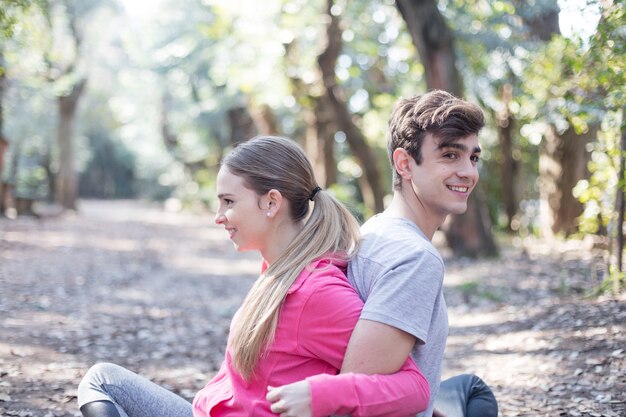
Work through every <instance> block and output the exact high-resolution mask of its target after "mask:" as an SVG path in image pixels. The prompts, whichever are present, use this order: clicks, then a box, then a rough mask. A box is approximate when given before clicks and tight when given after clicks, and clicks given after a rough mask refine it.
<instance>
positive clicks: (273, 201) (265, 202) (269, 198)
mask: <svg viewBox="0 0 626 417" xmlns="http://www.w3.org/2000/svg"><path fill="white" fill-rule="evenodd" d="M261 201H262V203H261V207H262V208H263V209H264V210H267V213H268V215H267V217H269V218H272V217H274V216H275V215H276V213H277V212H278V210H279V209H280V207H281V206H282V204H283V195H282V194H281V193H280V191H278V190H276V189H273V188H272V189H271V190H269V191H268V192H267V194H265V195H264V196H263V198H262V200H261Z"/></svg>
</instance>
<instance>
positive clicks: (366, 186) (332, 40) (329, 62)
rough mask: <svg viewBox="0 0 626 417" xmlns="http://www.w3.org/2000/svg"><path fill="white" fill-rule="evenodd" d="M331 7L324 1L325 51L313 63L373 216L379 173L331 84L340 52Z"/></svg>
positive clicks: (379, 200) (379, 194) (379, 197)
mask: <svg viewBox="0 0 626 417" xmlns="http://www.w3.org/2000/svg"><path fill="white" fill-rule="evenodd" d="M333 4H334V1H333V0H327V3H326V19H327V20H328V22H329V23H328V26H327V27H326V39H325V41H326V42H327V43H326V45H325V46H326V47H325V48H324V50H323V51H322V53H321V54H320V55H319V56H318V57H317V62H318V65H319V68H320V71H321V72H322V80H323V82H324V89H325V98H324V102H327V103H328V104H329V105H330V109H331V111H332V114H333V116H334V121H335V124H336V126H337V128H338V129H339V130H341V131H343V132H344V133H345V134H346V141H347V142H348V146H349V147H350V151H351V152H352V154H353V155H354V156H355V158H356V159H357V160H358V161H359V164H360V166H361V169H362V170H363V174H364V175H362V176H361V178H359V182H360V185H361V191H362V193H363V199H364V202H365V205H366V206H367V208H368V209H370V210H372V211H373V212H374V213H379V212H381V211H383V210H384V204H383V198H384V197H385V191H384V188H383V186H382V184H381V181H380V179H381V176H380V171H379V170H378V166H377V164H376V158H375V156H374V154H373V152H372V150H371V148H370V146H369V145H368V143H367V140H366V139H365V136H364V135H363V133H362V132H361V130H360V129H359V127H358V126H357V125H356V124H355V123H354V121H353V120H352V115H351V114H350V112H349V111H348V107H347V104H346V102H345V100H344V99H343V98H342V91H341V88H340V87H339V86H338V85H337V83H336V81H335V64H336V62H337V58H338V56H339V53H340V51H341V47H342V39H341V33H342V30H341V28H340V25H339V18H338V17H337V16H334V15H333V14H332V13H331V12H330V9H331V8H332V6H333Z"/></svg>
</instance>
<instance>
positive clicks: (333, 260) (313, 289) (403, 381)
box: [78, 137, 429, 417]
mask: <svg viewBox="0 0 626 417" xmlns="http://www.w3.org/2000/svg"><path fill="white" fill-rule="evenodd" d="M217 192H218V198H219V209H218V211H217V215H216V217H215V222H216V223H217V224H219V225H222V226H224V229H225V230H226V231H227V232H228V234H229V236H230V239H231V240H232V242H233V244H234V245H235V247H236V248H237V250H239V251H244V250H258V251H259V252H260V253H261V255H262V256H263V267H262V273H261V275H260V277H259V278H258V279H257V281H256V282H255V283H254V285H253V287H252V289H251V290H250V292H249V293H248V295H247V296H246V298H245V300H244V302H243V304H242V306H241V308H240V309H239V310H238V311H237V313H236V314H235V316H234V317H233V320H232V323H231V330H230V335H229V339H228V344H227V351H226V358H225V360H224V362H223V364H222V366H221V368H220V370H219V372H218V373H217V375H216V376H215V377H214V378H213V379H212V380H211V381H209V383H208V384H207V385H206V387H205V388H203V389H202V390H200V391H199V392H198V393H197V394H196V396H195V398H194V401H193V404H189V403H188V402H187V401H185V400H184V399H182V398H180V397H178V396H176V395H175V394H173V393H171V392H168V391H167V390H165V389H163V388H161V387H159V386H157V385H155V384H153V383H151V382H149V381H147V380H146V379H144V378H142V377H140V376H138V375H136V374H134V373H132V372H130V371H128V370H126V369H124V368H121V367H118V366H116V365H112V364H99V365H95V366H94V367H92V368H91V369H90V370H89V372H88V373H87V374H86V375H85V377H84V378H83V381H82V382H81V384H80V386H79V389H78V403H79V406H80V410H81V412H82V413H83V416H85V417H118V416H120V415H122V416H129V417H143V416H146V417H148V416H155V415H167V416H176V417H177V416H181V417H182V416H185V417H190V416H192V415H193V416H194V417H208V416H275V415H277V414H276V413H280V411H281V404H280V401H279V402H277V403H274V404H272V403H270V401H268V400H267V398H266V396H267V393H268V389H271V387H276V386H281V385H285V384H289V383H292V382H296V381H300V380H302V379H304V378H309V377H311V378H310V379H309V383H310V388H309V389H311V390H312V391H314V392H316V393H318V394H320V393H324V395H315V396H314V398H319V399H320V400H315V401H314V403H313V404H311V413H312V415H314V416H325V415H331V414H335V413H336V414H352V415H363V416H366V415H371V416H374V415H385V416H394V415H398V416H403V415H411V414H413V415H415V414H416V413H417V412H419V411H422V410H423V409H425V408H426V407H427V405H428V398H429V387H428V383H427V381H426V379H425V378H424V376H423V375H422V374H421V373H420V372H419V370H418V369H417V368H416V366H415V364H414V363H413V362H412V360H408V361H407V362H406V363H405V365H404V367H403V368H402V370H401V371H399V372H398V373H396V374H393V375H361V374H348V375H345V376H343V378H341V379H340V382H339V383H338V382H337V379H335V380H333V381H328V379H327V378H326V379H325V378H324V377H323V375H324V374H329V375H334V374H337V373H338V372H339V369H340V368H341V363H342V360H343V356H344V353H345V349H346V346H347V344H348V340H349V338H350V335H351V333H352V329H353V328H354V326H355V324H356V322H357V320H358V318H359V315H360V312H361V308H362V306H363V304H362V302H361V300H360V299H359V298H358V296H357V294H356V293H355V291H354V290H353V289H352V287H351V286H350V285H349V283H348V281H347V280H346V277H345V275H344V272H343V271H344V268H345V265H346V261H347V260H348V258H349V257H350V255H351V254H352V253H353V252H354V251H355V250H356V249H357V246H358V236H359V229H358V224H357V222H356V221H355V219H354V218H353V217H352V216H351V214H350V213H349V212H348V211H347V210H346V209H345V208H344V207H343V206H342V205H341V204H340V203H339V202H338V201H337V200H335V199H334V198H333V197H332V196H331V195H330V194H328V193H327V192H325V191H324V190H322V189H321V188H320V187H318V186H317V184H316V182H315V179H314V175H313V170H312V168H311V164H310V163H309V161H308V160H307V158H306V156H305V155H304V152H303V151H302V150H301V149H300V148H299V147H298V146H297V145H296V144H295V143H294V142H293V141H291V140H289V139H285V138H278V137H257V138H254V139H251V140H250V141H248V142H245V143H243V144H241V145H239V146H238V147H236V148H235V149H234V150H233V151H232V152H231V153H230V154H228V155H227V156H226V158H225V159H224V161H223V164H222V167H221V169H220V171H219V173H218V177H217ZM310 206H313V210H312V211H311V210H310ZM330 383H332V386H331V384H330ZM281 415H287V414H281Z"/></svg>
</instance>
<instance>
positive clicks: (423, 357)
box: [268, 91, 497, 417]
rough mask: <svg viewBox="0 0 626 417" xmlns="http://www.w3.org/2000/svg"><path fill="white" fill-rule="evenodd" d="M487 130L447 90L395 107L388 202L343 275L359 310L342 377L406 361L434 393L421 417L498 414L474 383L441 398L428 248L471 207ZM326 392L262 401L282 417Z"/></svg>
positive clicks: (436, 281) (442, 333)
mask: <svg viewBox="0 0 626 417" xmlns="http://www.w3.org/2000/svg"><path fill="white" fill-rule="evenodd" d="M483 125H484V118H483V113H482V111H481V110H480V108H478V107H477V106H476V105H474V104H471V103H468V102H466V101H463V100H460V99H458V98H456V97H454V96H452V95H450V94H448V93H446V92H443V91H432V92H429V93H427V94H424V95H421V96H416V97H412V98H409V99H401V100H400V101H399V102H398V103H397V104H396V107H395V109H394V111H393V113H392V116H391V119H390V122H389V129H390V135H389V140H388V151H389V157H390V160H391V164H392V168H393V199H392V201H391V204H390V205H389V207H388V208H387V209H386V210H385V211H384V212H383V213H381V214H379V215H376V216H374V217H373V218H371V219H370V220H368V221H367V222H366V223H365V224H364V225H363V226H362V228H361V230H362V234H363V242H362V244H361V247H360V249H359V253H358V254H357V256H356V257H355V258H354V259H353V260H352V261H351V262H350V264H349V267H348V277H349V279H350V282H351V283H352V285H353V286H354V288H355V289H356V290H357V292H358V293H359V295H360V296H361V298H363V299H364V300H365V307H364V309H363V312H362V314H361V317H360V320H359V321H358V323H357V326H356V328H355V329H354V332H353V334H352V337H351V339H350V343H349V345H348V349H347V352H346V356H345V359H344V363H343V366H342V369H341V372H342V373H349V372H353V373H367V374H371V373H393V372H396V371H397V370H398V369H400V367H401V366H402V364H403V363H404V361H405V360H406V358H407V356H408V355H411V356H412V357H413V359H414V360H415V362H416V363H417V365H418V367H419V368H420V370H421V371H422V372H423V373H424V375H425V376H426V378H427V379H428V381H429V383H430V389H431V399H430V404H429V408H428V409H427V410H426V411H425V412H424V413H422V414H420V416H431V415H433V409H434V404H435V399H436V398H437V407H438V408H440V409H441V411H443V413H440V412H436V413H435V415H447V417H456V416H463V417H470V416H472V417H474V416H480V417H490V416H492V415H493V416H494V417H495V416H496V415H497V404H496V402H495V398H494V397H493V394H492V393H491V391H490V390H489V388H488V387H487V386H486V385H484V383H483V382H482V381H481V380H480V379H479V378H478V377H475V376H471V375H467V376H459V377H455V378H453V379H451V380H448V381H444V383H443V384H442V387H443V390H442V392H441V395H439V397H438V393H439V386H440V384H439V383H440V378H441V364H442V360H443V352H444V348H445V344H446V338H447V335H448V314H447V309H446V304H445V300H444V297H443V275H444V265H443V261H442V259H441V256H440V255H439V253H438V252H437V250H436V249H435V248H434V246H433V245H432V243H431V240H432V238H433V235H434V233H435V231H436V230H437V229H438V228H439V227H440V226H441V225H442V224H443V222H444V221H445V220H446V218H447V216H448V215H450V214H461V213H463V212H465V210H466V209H467V199H468V197H469V195H470V193H471V192H472V190H473V189H474V187H476V184H477V182H478V167H477V164H478V160H479V157H480V146H479V143H478V136H477V135H478V132H479V131H480V130H481V129H482V127H483ZM329 389H332V383H331V382H330V381H329V378H327V377H321V378H316V377H312V378H308V379H307V381H306V382H305V383H303V382H302V381H301V382H298V383H295V384H291V385H286V386H284V387H280V388H278V389H275V390H274V389H272V390H270V393H269V394H268V398H271V400H272V401H275V403H274V405H275V408H274V407H273V408H272V410H273V411H274V412H284V413H285V414H282V415H298V416H306V415H311V414H312V415H315V408H316V407H315V404H316V398H319V397H320V396H322V395H324V392H325V390H329ZM356 395H358V392H357V393H356ZM311 409H313V413H311ZM472 413H475V414H472Z"/></svg>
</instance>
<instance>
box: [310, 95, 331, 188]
mask: <svg viewBox="0 0 626 417" xmlns="http://www.w3.org/2000/svg"><path fill="white" fill-rule="evenodd" d="M313 105H314V109H313V111H310V110H309V111H308V116H307V119H309V120H307V126H308V128H307V132H306V146H305V148H306V153H307V155H308V157H309V158H310V160H311V163H312V165H313V171H314V172H315V178H316V179H317V182H318V184H319V185H320V186H321V187H323V188H326V187H328V186H330V185H332V184H335V183H336V182H337V165H336V163H335V151H334V146H335V137H334V134H335V130H336V128H335V123H334V120H333V115H332V114H331V111H330V103H328V102H327V100H325V97H324V96H322V97H317V98H316V99H315V100H314V103H313Z"/></svg>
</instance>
